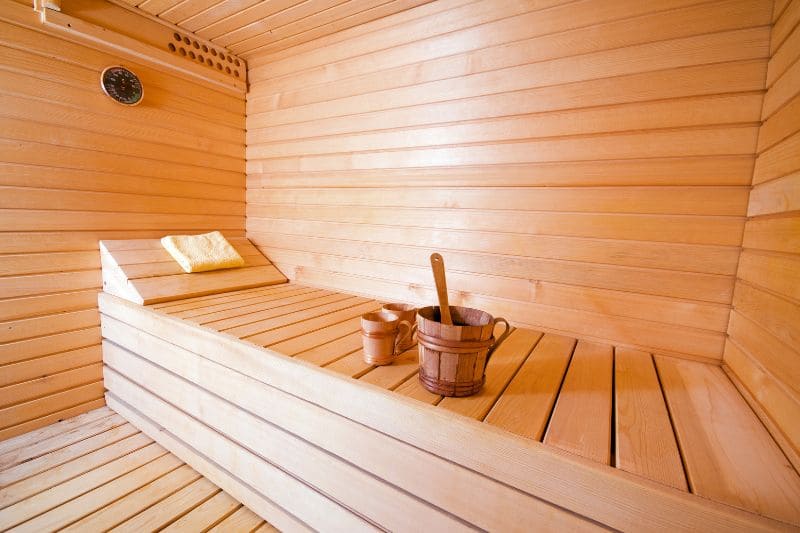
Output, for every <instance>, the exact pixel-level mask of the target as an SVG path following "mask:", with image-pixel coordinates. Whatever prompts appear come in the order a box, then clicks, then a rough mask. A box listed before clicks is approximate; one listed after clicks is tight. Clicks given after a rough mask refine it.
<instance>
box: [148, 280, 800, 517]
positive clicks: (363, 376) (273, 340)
mask: <svg viewBox="0 0 800 533" xmlns="http://www.w3.org/2000/svg"><path fill="white" fill-rule="evenodd" d="M150 307H151V308H153V309H154V310H157V311H159V312H163V313H167V314H170V315H172V316H175V317H180V318H182V319H185V320H187V321H191V322H194V323H197V324H201V325H203V326H205V327H208V328H211V329H214V330H217V331H221V332H225V333H228V334H231V335H234V336H237V337H239V338H241V339H244V340H247V341H250V342H252V343H255V344H258V345H260V346H265V347H269V348H270V349H272V350H275V351H278V352H281V353H283V354H286V355H289V356H293V357H295V358H296V359H302V360H305V361H309V362H312V363H314V364H317V365H319V366H323V367H325V368H327V369H330V370H332V371H335V372H339V373H342V374H345V375H348V376H351V377H352V378H354V379H358V380H360V381H361V382H366V383H371V384H373V385H377V386H379V387H383V388H385V389H389V390H393V391H395V392H397V393H398V394H402V395H405V396H408V397H411V398H414V399H416V400H418V401H421V402H426V403H429V404H432V405H436V406H438V408H441V409H448V410H451V411H454V412H458V413H461V414H463V415H465V416H469V417H472V418H475V419H477V420H482V421H483V422H485V423H486V424H492V425H495V426H498V427H501V428H503V429H505V430H507V431H510V432H512V433H516V434H518V435H521V436H523V437H526V438H530V439H536V440H538V441H542V442H544V443H545V444H547V445H551V446H555V447H558V448H561V449H563V450H567V451H569V452H573V453H575V454H578V455H581V456H584V457H587V458H589V459H593V460H595V461H597V462H600V463H605V464H608V465H611V466H614V467H616V468H619V469H622V470H626V471H628V472H631V473H634V474H638V475H641V476H644V477H646V478H648V479H651V480H654V481H657V482H660V483H663V484H666V485H669V486H672V487H675V488H676V489H679V490H684V491H691V492H693V493H695V494H698V495H700V496H704V497H707V498H710V499H712V500H716V501H719V502H722V503H727V504H730V505H734V506H736V507H740V508H743V509H746V510H749V511H753V512H757V513H759V514H763V515H765V516H769V517H772V518H777V519H781V520H785V521H788V522H793V523H800V477H798V474H797V472H796V471H795V470H794V469H793V467H792V466H791V464H790V463H789V461H788V460H787V459H786V457H785V456H784V454H783V453H782V452H781V450H780V448H779V447H778V445H777V444H776V442H775V441H774V440H773V438H772V437H771V436H770V434H769V432H768V431H767V430H766V429H765V427H764V426H763V424H762V423H761V421H760V420H759V419H758V418H757V416H756V415H755V414H754V413H753V411H752V410H751V409H750V407H749V406H748V404H747V403H746V401H745V400H744V398H743V397H742V396H741V394H740V393H739V391H738V390H737V389H736V387H735V386H734V384H733V383H732V382H731V381H730V379H729V378H728V377H727V375H726V374H725V372H724V371H723V369H722V368H721V367H719V366H715V365H709V364H705V363H700V362H695V361H689V360H682V359H675V358H669V357H660V356H653V355H651V354H648V353H644V352H639V351H635V350H630V349H625V348H619V347H618V348H615V347H613V346H610V345H602V344H594V343H590V342H586V341H582V340H581V341H578V340H576V339H572V338H568V337H562V336H559V335H554V334H549V333H548V334H543V333H540V332H536V331H531V330H524V329H516V330H515V331H514V332H513V333H512V334H511V336H509V337H508V339H507V340H506V341H505V342H504V343H503V345H502V346H501V347H499V348H498V350H497V351H496V352H495V354H494V355H493V357H492V359H491V361H490V362H489V365H488V369H487V382H486V385H485V386H484V388H483V390H482V391H481V392H480V393H479V394H477V395H475V396H471V397H468V398H442V397H441V396H437V395H434V394H431V393H429V392H427V391H426V390H424V389H423V388H422V387H421V385H420V384H419V382H418V380H417V369H418V355H417V350H416V347H415V348H413V349H411V350H408V351H406V352H405V353H403V354H401V355H400V356H399V357H398V359H397V360H396V361H395V363H394V364H392V365H391V366H383V367H373V366H371V365H369V364H366V363H365V362H364V360H363V357H362V352H361V338H360V334H359V327H360V326H359V317H360V315H361V314H363V313H365V312H368V311H373V310H376V309H378V308H379V307H380V304H379V303H378V302H376V301H374V300H369V299H367V298H362V297H358V296H352V295H347V294H341V293H335V292H331V291H326V290H321V289H316V288H311V287H304V286H300V285H295V284H285V285H280V286H273V287H262V288H257V289H249V290H242V291H235V292H229V293H224V294H217V295H212V296H205V297H200V298H193V299H187V300H180V301H177V302H168V303H162V304H155V305H153V306H150Z"/></svg>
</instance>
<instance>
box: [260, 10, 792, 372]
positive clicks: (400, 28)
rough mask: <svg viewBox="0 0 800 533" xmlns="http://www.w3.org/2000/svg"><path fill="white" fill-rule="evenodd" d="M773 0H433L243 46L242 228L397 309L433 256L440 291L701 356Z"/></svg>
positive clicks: (559, 330)
mask: <svg viewBox="0 0 800 533" xmlns="http://www.w3.org/2000/svg"><path fill="white" fill-rule="evenodd" d="M771 7H772V4H771V2H769V1H766V2H765V1H761V0H720V1H704V2H699V3H698V2H694V1H690V0H670V1H668V2H656V3H648V2H637V1H633V0H613V1H611V2H597V1H591V0H583V1H580V2H566V1H561V0H548V1H543V2H516V1H512V0H509V1H505V0H502V1H497V0H486V1H475V2H463V1H458V0H453V1H438V2H433V3H430V4H426V5H424V6H419V7H416V8H413V9H410V10H408V11H404V12H403V13H400V14H397V15H393V16H389V17H386V18H383V19H380V20H378V21H373V22H371V23H368V24H364V25H362V26H359V27H357V28H351V29H350V30H346V31H343V32H340V33H337V34H336V35H335V36H334V37H326V38H322V39H318V40H316V41H311V42H309V43H305V44H303V45H301V46H296V47H293V48H290V49H287V50H282V51H280V52H266V51H264V52H262V53H256V54H253V55H252V56H250V57H249V58H248V62H249V67H250V74H249V80H250V82H251V87H250V92H249V94H248V98H247V175H248V177H247V200H248V202H247V234H248V237H249V238H250V239H251V240H252V241H253V242H254V243H255V244H256V246H258V247H259V248H260V249H261V250H263V251H264V253H265V255H267V256H268V257H269V258H270V259H271V260H272V261H273V262H274V263H275V264H276V265H277V266H278V268H280V269H281V270H282V271H283V272H284V273H285V274H286V275H287V276H288V277H289V278H290V279H293V280H296V281H298V282H300V283H308V284H312V285H319V286H323V287H325V288H330V289H334V290H342V291H345V292H348V293H356V294H360V295H364V296H368V297H380V298H384V299H397V300H406V301H415V302H418V303H422V302H429V301H432V299H433V297H434V294H435V293H434V290H433V289H434V287H433V282H432V279H431V276H430V272H429V270H428V268H427V258H428V257H429V256H430V254H431V253H432V252H440V253H441V254H442V255H443V257H444V260H445V263H446V264H447V265H448V281H449V283H448V285H449V287H450V289H451V293H452V294H451V303H452V304H453V305H465V306H470V307H479V308H482V309H486V310H488V311H490V312H492V313H493V314H495V315H503V316H505V317H506V318H508V319H509V320H511V321H512V322H513V323H516V324H518V325H520V326H523V327H526V328H530V329H534V330H541V331H547V332H549V333H554V334H561V335H566V336H571V337H579V338H582V339H587V340H590V341H592V342H597V343H604V344H610V345H626V346H628V347H631V348H636V349H640V350H644V351H647V352H655V353H661V354H666V355H675V354H678V355H686V356H689V357H693V358H698V359H705V360H716V361H719V360H721V358H722V354H723V349H724V341H725V333H726V328H727V324H728V315H729V310H730V309H729V305H730V303H731V301H732V298H733V284H734V278H735V274H736V269H737V261H738V256H739V248H738V247H739V245H740V244H741V242H742V238H743V235H744V222H745V216H746V214H747V194H748V187H749V184H750V182H751V179H752V172H753V166H754V164H757V163H754V161H755V154H756V150H757V143H758V134H759V128H758V125H759V121H760V118H761V109H762V100H764V95H763V89H764V85H765V77H766V76H767V68H768V65H767V60H768V58H769V56H770V24H771V15H772V11H771ZM415 13H418V14H419V16H414V14H415ZM783 31H784V32H785V30H783ZM786 42H787V43H790V42H794V40H792V38H791V37H790V36H789V35H788V33H787V38H786ZM782 57H783V56H782ZM783 61H784V62H783V63H781V65H783V67H785V68H787V69H793V68H794V67H796V64H794V65H793V66H790V64H791V61H790V60H788V59H784V60H783ZM773 70H774V69H773ZM786 113H788V115H787V116H791V117H794V116H795V115H796V113H795V114H792V113H794V111H787V112H786ZM795 122H796V121H795ZM783 134H784V132H783V130H780V129H777V130H775V132H774V133H773V134H772V138H775V137H776V136H781V135H783ZM793 142H794V141H791V142H790V144H788V145H786V148H785V149H784V151H786V150H788V149H789V148H791V147H792V146H794V144H791V143H793ZM781 153H783V152H781ZM773 159H774V162H770V163H769V165H768V166H769V169H770V170H768V172H772V170H771V169H772V168H779V167H780V166H781V165H783V161H784V160H785V158H784V157H783V156H780V154H777V153H776V155H775V157H774V158H773ZM771 161H772V160H771ZM781 168H782V167H781ZM765 171H767V167H766V166H765ZM767 201H768V200H762V201H761V203H762V204H763V203H765V202H767ZM782 227H783V226H782ZM764 231H766V229H765V230H764ZM780 231H781V232H783V233H785V232H786V231H788V230H787V229H782V230H780ZM752 233H753V238H755V232H752ZM762 233H763V232H762ZM744 238H745V240H746V241H747V239H748V237H747V235H745V236H744Z"/></svg>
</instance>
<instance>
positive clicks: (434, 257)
mask: <svg viewBox="0 0 800 533" xmlns="http://www.w3.org/2000/svg"><path fill="white" fill-rule="evenodd" d="M431 269H432V270H433V281H435V282H436V295H437V296H438V297H439V312H440V313H441V315H442V324H445V325H448V326H452V325H453V319H452V318H451V317H450V302H448V300H447V280H446V279H445V275H444V259H442V256H441V255H439V254H431Z"/></svg>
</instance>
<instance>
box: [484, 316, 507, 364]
mask: <svg viewBox="0 0 800 533" xmlns="http://www.w3.org/2000/svg"><path fill="white" fill-rule="evenodd" d="M498 322H502V323H503V324H505V325H506V330H505V331H504V332H503V334H502V335H500V337H498V338H497V339H496V340H495V341H494V344H492V347H491V348H489V352H488V353H487V354H486V364H489V358H490V357H492V354H493V353H494V350H495V349H496V348H497V347H498V346H500V343H501V342H503V341H504V340H506V337H508V336H509V335H511V324H509V323H508V320H506V319H505V318H502V317H497V318H495V319H494V325H495V326H496V325H497V323H498Z"/></svg>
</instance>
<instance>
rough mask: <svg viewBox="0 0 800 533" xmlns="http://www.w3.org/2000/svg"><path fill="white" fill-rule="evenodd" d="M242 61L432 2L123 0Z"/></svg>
mask: <svg viewBox="0 0 800 533" xmlns="http://www.w3.org/2000/svg"><path fill="white" fill-rule="evenodd" d="M121 1H124V2H125V3H126V4H128V5H130V6H135V7H137V8H138V9H140V10H142V11H144V12H146V13H149V14H151V15H154V16H156V17H158V18H160V19H163V20H166V21H168V22H171V23H173V24H176V25H178V26H180V27H181V28H185V29H187V30H189V31H192V32H195V33H196V34H197V35H199V36H201V37H203V38H205V39H208V40H209V41H211V42H213V43H215V44H218V45H220V46H225V47H227V48H228V49H229V50H231V51H233V52H235V53H238V54H239V55H240V56H241V57H245V58H246V57H249V56H251V55H253V54H255V53H259V52H270V53H274V52H279V51H281V50H283V49H286V48H289V47H292V46H297V45H300V44H302V43H305V42H307V41H310V40H312V39H318V38H321V37H325V36H327V35H330V34H334V33H336V32H339V31H343V30H347V29H348V28H351V27H354V26H358V25H360V24H364V23H367V22H370V21H372V20H376V19H379V18H381V17H386V16H388V15H392V14H395V13H399V12H401V11H404V10H407V9H409V8H412V7H415V6H418V5H421V4H425V3H427V2H430V0H392V1H386V0H369V1H365V0H362V1H359V2H347V1H345V0H313V1H310V2H296V1H293V0H267V1H261V2H258V1H254V0H245V1H241V0H223V1H221V2H219V1H216V2H215V1H210V0H189V1H183V2H178V1H175V0H144V1H141V0H121Z"/></svg>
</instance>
